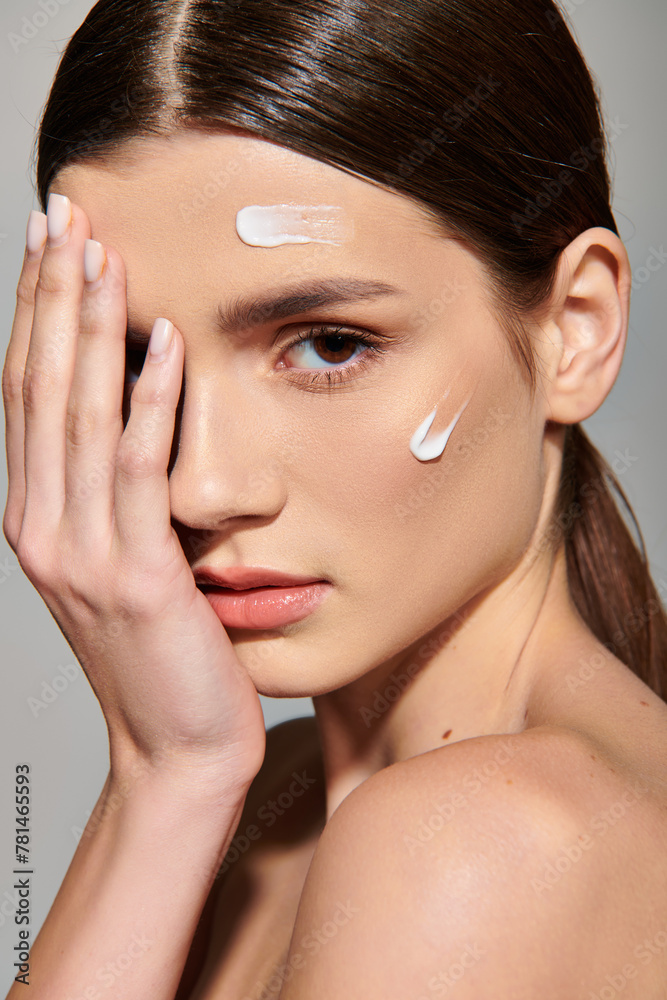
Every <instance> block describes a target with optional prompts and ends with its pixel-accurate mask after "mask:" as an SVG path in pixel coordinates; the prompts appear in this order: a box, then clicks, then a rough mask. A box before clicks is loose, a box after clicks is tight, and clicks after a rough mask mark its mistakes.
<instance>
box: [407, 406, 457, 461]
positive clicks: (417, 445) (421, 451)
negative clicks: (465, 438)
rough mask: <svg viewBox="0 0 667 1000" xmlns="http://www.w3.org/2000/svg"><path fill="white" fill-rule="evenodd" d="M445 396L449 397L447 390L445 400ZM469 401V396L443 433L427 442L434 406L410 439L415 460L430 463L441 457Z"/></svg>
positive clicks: (433, 416)
mask: <svg viewBox="0 0 667 1000" xmlns="http://www.w3.org/2000/svg"><path fill="white" fill-rule="evenodd" d="M447 396H449V390H447V392H446V393H445V395H444V397H443V398H444V399H446V398H447ZM471 399H472V396H469V397H468V398H467V399H466V401H465V403H464V404H463V406H462V407H461V408H460V410H458V412H457V413H456V414H455V415H454V418H453V420H451V421H450V423H449V424H448V425H447V426H446V427H445V429H444V431H441V432H440V433H439V434H433V435H432V436H431V437H430V439H428V440H427V438H428V432H429V430H430V427H431V424H432V423H433V421H434V420H435V415H436V413H437V412H438V407H437V406H436V407H435V409H434V410H432V411H431V412H430V413H429V415H428V416H427V417H426V419H425V420H423V421H422V422H421V424H420V425H419V427H418V428H417V430H416V431H415V432H414V434H413V435H412V437H411V438H410V451H411V452H412V454H413V455H414V456H415V458H418V459H419V461H420V462H430V461H431V459H433V458H438V457H439V456H440V455H442V453H443V451H444V450H445V447H446V445H447V442H448V441H449V437H450V434H451V433H452V431H453V430H454V428H455V427H456V425H457V423H458V420H459V417H460V416H461V414H462V413H463V411H464V410H465V408H466V406H467V405H468V403H469V402H470V400H471Z"/></svg>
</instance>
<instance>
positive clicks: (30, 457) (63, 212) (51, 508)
mask: <svg viewBox="0 0 667 1000" xmlns="http://www.w3.org/2000/svg"><path fill="white" fill-rule="evenodd" d="M46 215H47V228H48V239H47V242H46V247H45V249H44V254H43V256H42V261H41V265H40V269H39V278H38V281H37V285H36V288H35V312H34V316H33V322H32V330H31V334H30V347H29V349H28V357H27V359H26V366H25V377H24V381H23V408H24V413H25V475H26V498H25V511H24V523H25V520H26V519H29V520H30V521H31V523H32V524H33V525H35V526H39V527H40V528H45V527H48V526H49V525H51V526H54V525H57V524H59V522H60V519H61V517H62V511H63V507H64V499H65V458H66V447H65V434H66V417H67V402H68V399H69V393H70V388H71V383H72V375H73V372H74V363H75V359H76V350H77V340H78V334H79V313H80V309H81V296H82V292H83V244H84V240H85V239H86V238H87V237H89V236H90V225H89V223H88V218H87V216H86V215H85V213H84V212H83V211H82V210H81V209H80V208H78V206H76V205H72V204H71V202H70V201H69V199H68V198H65V197H64V196H63V195H57V194H51V195H50V197H49V203H48V207H47V213H46Z"/></svg>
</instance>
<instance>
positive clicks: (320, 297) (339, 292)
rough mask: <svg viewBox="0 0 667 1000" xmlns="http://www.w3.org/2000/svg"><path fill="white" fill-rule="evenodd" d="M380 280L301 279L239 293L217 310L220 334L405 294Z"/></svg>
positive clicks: (228, 333) (230, 333) (229, 333)
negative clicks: (325, 308)
mask: <svg viewBox="0 0 667 1000" xmlns="http://www.w3.org/2000/svg"><path fill="white" fill-rule="evenodd" d="M406 294H407V292H405V291H404V290H403V289H401V288H395V287H394V286H393V285H388V284H387V283H386V282H384V281H374V280H369V279H365V278H327V279H318V280H315V281H301V282H298V283H297V284H294V285H291V286H288V287H287V288H284V287H283V288H280V289H273V290H270V291H268V292H265V293H264V294H263V295H260V296H240V297H239V298H237V299H235V300H234V301H233V302H232V303H231V305H229V306H227V307H223V306H222V305H220V306H218V309H217V316H216V320H217V325H218V329H219V330H220V332H221V333H223V334H225V335H228V336H229V335H232V334H234V333H238V332H239V331H243V330H247V329H248V328H249V327H251V326H257V325H259V324H262V323H271V322H274V321H275V320H280V319H285V318H287V317H288V316H296V315H298V314H299V313H303V312H308V311H309V310H311V309H319V308H321V307H323V306H336V305H342V304H343V303H346V302H359V301H361V300H362V299H372V298H377V297H378V296H382V295H406Z"/></svg>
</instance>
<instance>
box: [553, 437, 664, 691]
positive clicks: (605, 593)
mask: <svg viewBox="0 0 667 1000" xmlns="http://www.w3.org/2000/svg"><path fill="white" fill-rule="evenodd" d="M612 491H613V492H612ZM613 493H616V495H617V496H618V497H619V498H620V500H621V502H622V504H623V508H624V509H625V510H626V511H627V514H628V516H629V518H630V519H631V521H632V524H633V525H634V528H635V530H636V532H637V538H638V543H639V545H637V544H636V543H635V541H634V540H633V538H632V535H631V533H630V531H629V529H628V526H627V524H626V522H625V520H624V519H623V517H622V515H621V511H620V510H619V508H618V506H617V504H616V501H615V499H614V495H613ZM558 506H559V513H560V516H561V518H563V517H565V519H566V523H567V529H566V530H565V555H566V562H567V577H568V583H569V588H570V593H571V595H572V599H573V601H574V603H575V606H576V608H577V610H578V612H579V614H580V615H581V617H582V618H583V619H584V621H585V622H586V624H587V625H588V627H589V628H590V629H591V631H592V632H593V633H594V634H595V635H596V636H597V638H598V639H599V640H600V642H602V643H604V644H605V646H606V647H607V649H609V651H610V652H611V653H613V655H614V656H616V657H618V659H619V660H622V661H623V663H625V664H626V665H627V666H628V667H630V669H631V670H632V671H634V673H635V674H637V676H638V677H639V678H641V680H643V681H644V683H645V684H647V685H648V686H649V687H650V688H651V689H652V690H653V691H655V693H656V694H657V695H659V696H660V697H661V698H663V699H664V700H666V701H667V615H666V614H665V609H664V607H663V604H662V602H661V599H660V595H661V594H663V593H664V592H665V591H667V583H664V584H663V582H662V581H660V583H661V586H660V593H658V590H657V589H656V587H655V584H654V582H653V580H652V579H651V574H650V572H649V568H648V563H647V560H646V549H645V547H644V539H643V537H642V534H641V531H640V529H639V525H638V524H637V520H636V518H635V515H634V512H633V510H632V508H631V506H630V504H629V502H628V500H627V497H626V496H625V493H624V492H623V490H622V489H621V486H620V485H619V483H618V480H617V479H616V477H615V475H614V473H613V471H612V469H611V467H610V466H609V464H608V462H607V461H606V459H605V458H604V457H603V456H602V455H601V454H600V452H599V451H598V450H597V448H595V446H594V445H593V444H592V442H591V441H590V440H589V438H588V437H587V436H586V434H585V433H584V431H583V430H582V429H581V427H580V425H579V424H573V425H571V426H569V427H568V428H567V430H566V436H565V446H564V452H563V469H562V474H561V489H560V495H559V501H558Z"/></svg>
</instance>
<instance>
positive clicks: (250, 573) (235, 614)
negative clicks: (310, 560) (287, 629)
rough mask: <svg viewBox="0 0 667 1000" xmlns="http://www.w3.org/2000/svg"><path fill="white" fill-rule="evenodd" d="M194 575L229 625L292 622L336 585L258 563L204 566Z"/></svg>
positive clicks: (265, 625) (257, 626)
mask: <svg viewBox="0 0 667 1000" xmlns="http://www.w3.org/2000/svg"><path fill="white" fill-rule="evenodd" d="M194 576H195V581H196V583H197V586H198V587H199V589H200V590H201V591H202V593H203V594H204V595H205V596H206V598H207V599H208V601H209V604H210V605H211V607H212V608H213V610H214V611H215V613H216V614H217V616H218V618H219V619H220V621H221V622H222V624H223V625H224V626H225V627H226V628H241V629H266V628H277V627H279V626H281V625H291V624H293V623H294V622H298V621H301V620H302V619H303V618H306V617H307V616H308V615H309V614H310V613H311V612H312V611H314V610H315V608H316V607H318V606H319V605H320V604H321V603H322V601H323V600H324V599H325V598H326V596H327V594H328V593H329V592H330V591H331V589H332V586H331V583H330V582H329V581H328V580H322V579H318V578H316V577H306V576H295V575H294V574H293V573H283V572H281V571H279V570H272V569H267V568H265V567H256V566H232V567H228V568H227V569H225V570H214V569H212V568H209V567H203V568H202V569H199V570H197V571H196V572H195V573H194Z"/></svg>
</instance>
